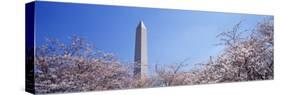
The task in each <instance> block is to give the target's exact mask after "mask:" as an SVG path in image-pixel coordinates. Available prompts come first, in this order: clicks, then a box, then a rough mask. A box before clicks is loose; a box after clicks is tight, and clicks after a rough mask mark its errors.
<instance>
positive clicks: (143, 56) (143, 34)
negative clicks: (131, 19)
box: [134, 21, 148, 79]
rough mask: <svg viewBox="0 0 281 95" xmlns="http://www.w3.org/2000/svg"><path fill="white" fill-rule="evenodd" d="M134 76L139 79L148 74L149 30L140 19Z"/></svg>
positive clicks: (137, 30)
mask: <svg viewBox="0 0 281 95" xmlns="http://www.w3.org/2000/svg"><path fill="white" fill-rule="evenodd" d="M134 61H135V63H134V76H135V77H136V78H138V79H145V78H146V74H147V64H148V63H147V61H148V59H147V30H146V27H145V25H144V23H143V21H140V23H139V25H138V26H137V29H136V42H135V59H134Z"/></svg>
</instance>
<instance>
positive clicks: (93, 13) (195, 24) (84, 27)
mask: <svg viewBox="0 0 281 95" xmlns="http://www.w3.org/2000/svg"><path fill="white" fill-rule="evenodd" d="M264 17H265V16H261V15H250V14H232V13H216V12H200V11H188V10H169V9H155V8H135V7H118V6H102V5H90V4H66V3H50V2H37V3H36V44H37V45H41V44H43V42H44V38H57V39H59V40H61V41H63V42H66V41H67V40H70V39H69V37H70V36H71V35H78V36H80V37H82V38H84V39H86V40H87V42H89V43H92V44H94V45H95V46H96V47H97V48H98V49H99V50H102V51H105V52H113V53H115V54H116V55H117V57H118V58H119V59H120V60H122V61H125V62H130V61H133V56H134V46H135V30H136V27H137V24H138V23H139V21H140V20H143V21H144V24H145V25H146V27H147V29H148V58H149V64H156V63H157V64H170V63H176V62H180V61H182V60H184V59H185V58H189V59H190V60H189V61H190V62H200V61H204V60H207V59H208V58H209V56H215V55H217V54H218V53H219V52H220V51H221V50H222V47H218V46H215V44H216V43H218V39H217V38H216V35H218V34H219V33H220V32H222V31H225V30H228V29H231V27H232V26H233V25H234V24H236V23H238V22H239V21H241V20H243V22H242V26H243V27H242V28H244V29H250V28H253V27H254V26H255V25H256V23H257V22H259V21H262V20H263V18H264Z"/></svg>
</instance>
